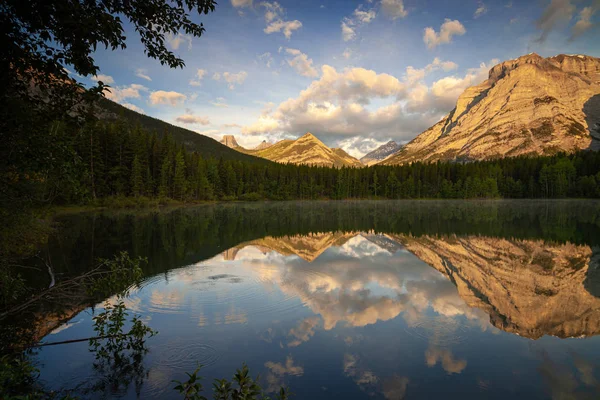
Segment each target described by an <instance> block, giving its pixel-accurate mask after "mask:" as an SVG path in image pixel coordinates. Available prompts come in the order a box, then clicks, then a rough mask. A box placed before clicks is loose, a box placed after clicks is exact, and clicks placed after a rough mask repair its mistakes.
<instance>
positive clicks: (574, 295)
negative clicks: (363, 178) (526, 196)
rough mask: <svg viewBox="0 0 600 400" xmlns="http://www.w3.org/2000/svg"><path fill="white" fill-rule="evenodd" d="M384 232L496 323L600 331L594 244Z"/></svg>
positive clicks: (528, 329) (536, 330)
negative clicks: (592, 284) (593, 284)
mask: <svg viewBox="0 0 600 400" xmlns="http://www.w3.org/2000/svg"><path fill="white" fill-rule="evenodd" d="M390 237H391V238H393V239H395V240H397V241H398V242H400V243H402V244H404V246H406V248H407V250H409V251H410V252H412V253H414V254H415V255H416V256H417V257H419V258H420V259H421V260H423V261H424V262H426V263H427V264H429V265H431V266H432V267H434V268H435V269H437V270H438V271H440V272H441V273H443V274H444V275H446V276H447V277H448V278H449V279H450V280H451V281H452V282H453V283H454V284H455V285H456V287H457V289H458V293H459V295H460V297H461V298H462V299H463V300H464V301H465V302H466V303H467V304H468V305H469V306H471V307H477V308H479V309H482V310H484V311H485V312H486V313H487V314H489V316H490V322H491V323H492V324H493V325H494V326H496V327H498V328H499V329H502V330H504V331H507V332H512V333H516V334H519V335H521V336H525V337H529V338H532V339H537V338H539V337H541V336H543V335H554V336H558V337H563V338H564V337H578V336H589V335H595V334H598V333H600V298H598V297H596V296H594V295H593V294H591V293H590V292H589V291H588V290H587V289H586V286H587V285H588V282H587V279H589V275H590V272H591V271H589V270H590V269H598V263H599V262H600V254H599V253H598V249H596V250H595V251H592V249H591V248H590V247H588V246H576V245H572V244H564V245H556V244H547V243H544V242H543V241H534V240H506V239H498V238H490V237H479V236H472V237H466V238H462V237H445V238H443V237H442V238H440V237H430V236H422V237H418V238H416V237H409V236H390Z"/></svg>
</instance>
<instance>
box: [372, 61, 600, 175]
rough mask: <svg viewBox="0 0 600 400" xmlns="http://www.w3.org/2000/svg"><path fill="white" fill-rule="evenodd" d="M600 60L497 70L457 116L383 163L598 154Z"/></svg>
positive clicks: (465, 99) (469, 93)
mask: <svg viewBox="0 0 600 400" xmlns="http://www.w3.org/2000/svg"><path fill="white" fill-rule="evenodd" d="M599 139H600V59H598V58H595V57H590V56H583V55H574V56H567V55H559V56H555V57H550V58H542V57H540V56H539V55H537V54H533V53H532V54H529V55H526V56H522V57H519V58H517V59H515V60H509V61H505V62H503V63H501V64H498V65H496V66H494V67H493V68H492V69H491V70H490V72H489V78H488V79H487V80H486V81H484V82H483V83H481V84H479V85H477V86H473V87H470V88H468V89H467V90H465V91H464V92H463V93H462V94H461V95H460V97H459V98H458V101H457V103H456V107H455V108H454V110H452V111H451V112H450V114H449V115H448V116H446V117H445V118H443V119H442V120H441V121H440V122H438V123H437V124H435V125H434V126H432V127H431V128H429V129H428V130H426V131H425V132H423V133H422V134H420V135H419V136H417V137H416V138H415V139H413V140H412V141H411V142H410V143H408V144H407V145H406V146H404V147H403V148H402V149H401V150H400V151H399V152H398V153H396V154H395V155H393V156H391V157H389V158H388V159H386V160H384V161H383V162H382V163H381V164H388V165H389V164H404V163H409V162H415V161H430V162H432V161H437V160H461V161H467V160H483V159H494V158H499V157H509V156H519V155H550V154H555V153H557V152H560V151H565V152H568V153H571V152H575V151H577V150H583V149H594V150H597V149H598V148H600V140H599Z"/></svg>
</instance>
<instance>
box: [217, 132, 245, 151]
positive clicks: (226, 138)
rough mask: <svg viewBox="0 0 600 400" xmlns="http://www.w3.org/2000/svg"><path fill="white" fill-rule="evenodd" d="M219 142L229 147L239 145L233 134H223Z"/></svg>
mask: <svg viewBox="0 0 600 400" xmlns="http://www.w3.org/2000/svg"><path fill="white" fill-rule="evenodd" d="M219 143H222V144H224V145H225V146H227V147H229V148H230V149H235V148H236V147H240V145H239V144H238V142H237V141H236V140H235V136H233V135H223V139H221V141H220V142H219Z"/></svg>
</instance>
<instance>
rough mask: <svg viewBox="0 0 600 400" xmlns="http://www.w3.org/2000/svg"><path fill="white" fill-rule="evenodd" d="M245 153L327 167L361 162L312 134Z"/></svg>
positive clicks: (349, 165) (353, 165) (283, 161)
mask: <svg viewBox="0 0 600 400" xmlns="http://www.w3.org/2000/svg"><path fill="white" fill-rule="evenodd" d="M243 151H244V153H246V154H252V155H255V156H257V157H262V158H266V159H267V160H271V161H276V162H280V163H292V164H308V165H320V166H329V167H344V166H345V167H360V166H362V164H361V162H360V161H358V160H357V159H356V158H354V157H352V156H350V155H349V154H348V153H346V152H345V151H344V150H342V149H337V148H334V149H330V148H329V147H327V146H326V145H325V144H324V143H323V142H321V141H320V140H319V139H317V138H316V137H315V136H314V135H313V134H311V133H307V134H305V135H304V136H302V137H300V138H298V139H296V140H289V139H288V140H282V141H280V142H277V143H275V144H274V145H271V146H269V147H267V148H263V149H260V150H243Z"/></svg>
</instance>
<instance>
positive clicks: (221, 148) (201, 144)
mask: <svg viewBox="0 0 600 400" xmlns="http://www.w3.org/2000/svg"><path fill="white" fill-rule="evenodd" d="M99 106H100V107H101V108H102V111H101V112H99V113H98V117H99V118H100V119H101V120H108V121H115V120H121V121H123V122H125V123H126V124H127V125H130V126H136V125H140V126H141V127H142V128H144V129H146V130H149V131H154V132H156V133H157V134H158V135H159V136H160V135H162V134H163V133H164V132H169V133H170V134H171V135H172V136H173V139H175V141H176V142H178V143H182V144H183V145H185V147H186V149H187V150H189V151H195V152H197V153H198V154H200V155H202V156H203V157H206V158H209V157H213V158H223V159H225V160H239V161H246V162H253V163H261V164H264V163H265V162H267V161H265V160H264V159H261V158H258V157H253V156H251V155H247V154H243V153H240V152H239V151H236V150H233V149H230V148H229V147H227V146H225V145H223V144H221V143H219V142H217V141H216V140H214V139H212V138H209V137H208V136H204V135H201V134H199V133H196V132H193V131H190V130H188V129H184V128H180V127H178V126H175V125H171V124H169V123H167V122H164V121H161V120H159V119H156V118H152V117H149V116H147V115H143V114H140V113H138V112H135V111H133V110H130V109H128V108H126V107H123V106H122V105H120V104H117V103H115V102H113V101H111V100H108V99H101V101H100V103H99Z"/></svg>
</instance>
